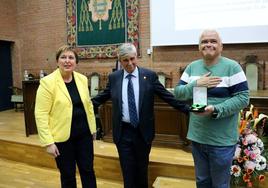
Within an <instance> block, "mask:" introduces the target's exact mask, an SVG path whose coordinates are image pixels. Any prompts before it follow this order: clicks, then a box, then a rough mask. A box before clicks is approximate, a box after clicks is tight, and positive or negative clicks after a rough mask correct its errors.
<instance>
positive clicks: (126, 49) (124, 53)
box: [118, 43, 137, 61]
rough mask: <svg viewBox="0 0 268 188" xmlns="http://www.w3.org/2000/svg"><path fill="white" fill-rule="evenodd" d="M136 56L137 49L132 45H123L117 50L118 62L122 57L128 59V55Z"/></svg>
mask: <svg viewBox="0 0 268 188" xmlns="http://www.w3.org/2000/svg"><path fill="white" fill-rule="evenodd" d="M133 54H134V55H135V56H136V55H137V49H136V47H135V46H134V45H133V44H132V43H124V44H122V45H120V46H119V50H118V60H119V61H120V60H121V59H122V58H123V57H128V56H129V55H133Z"/></svg>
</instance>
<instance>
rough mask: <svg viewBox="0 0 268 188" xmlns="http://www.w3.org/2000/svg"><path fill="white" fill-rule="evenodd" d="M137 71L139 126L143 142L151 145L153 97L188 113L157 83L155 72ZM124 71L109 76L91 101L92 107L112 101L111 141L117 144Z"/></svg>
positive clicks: (152, 136)
mask: <svg viewBox="0 0 268 188" xmlns="http://www.w3.org/2000/svg"><path fill="white" fill-rule="evenodd" d="M138 69H139V87H140V89H139V125H138V128H139V129H140V131H141V133H142V136H143V138H144V140H145V141H146V142H147V143H151V142H152V140H153V138H154V133H155V127H154V95H155V94H156V95H158V96H159V97H160V98H161V99H163V100H164V101H165V102H167V103H168V104H170V105H171V106H173V107H174V108H176V109H179V110H181V111H183V112H187V111H188V107H187V106H186V105H185V104H184V103H182V102H180V101H177V100H176V99H175V98H174V95H173V94H172V93H170V92H169V91H167V90H166V89H165V88H164V86H163V85H162V84H161V83H160V82H159V80H158V76H157V74H156V73H155V72H153V71H151V70H148V69H145V68H140V67H138ZM123 75H124V71H123V70H119V71H115V72H113V73H111V74H110V75H109V80H108V84H107V86H106V88H105V89H104V91H103V92H101V93H100V94H98V95H97V96H96V97H94V98H93V99H92V102H93V105H94V106H95V107H98V106H99V105H101V104H102V103H104V102H106V101H107V100H109V99H111V101H112V124H113V140H114V143H118V142H119V140H120V136H121V128H122V126H121V120H122V82H123Z"/></svg>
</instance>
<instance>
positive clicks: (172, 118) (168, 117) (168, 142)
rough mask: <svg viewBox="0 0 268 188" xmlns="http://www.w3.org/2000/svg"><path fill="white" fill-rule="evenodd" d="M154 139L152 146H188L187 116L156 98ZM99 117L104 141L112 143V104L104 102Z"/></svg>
mask: <svg viewBox="0 0 268 188" xmlns="http://www.w3.org/2000/svg"><path fill="white" fill-rule="evenodd" d="M154 113H155V133H156V135H155V139H154V141H153V145H158V146H168V147H176V148H182V147H185V146H186V145H188V144H189V141H188V140H187V139H186V135H187V131H188V116H186V115H185V114H183V113H181V112H180V111H178V110H175V109H174V108H172V107H171V106H169V105H168V104H167V103H165V102H164V101H162V100H161V99H160V98H158V97H156V100H155V105H154ZM100 117H101V122H102V126H103V131H104V138H103V139H104V140H105V141H108V142H111V141H112V103H111V101H108V102H106V103H105V104H104V105H103V106H102V107H101V108H100Z"/></svg>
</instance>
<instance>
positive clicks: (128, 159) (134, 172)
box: [116, 123, 151, 188]
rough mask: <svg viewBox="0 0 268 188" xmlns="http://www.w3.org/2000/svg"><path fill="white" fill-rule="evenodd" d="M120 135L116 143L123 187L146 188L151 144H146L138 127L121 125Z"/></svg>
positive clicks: (126, 124)
mask: <svg viewBox="0 0 268 188" xmlns="http://www.w3.org/2000/svg"><path fill="white" fill-rule="evenodd" d="M122 126H123V127H122V135H121V138H120V141H119V143H117V144H116V147H117V150H118V153H119V159H120V165H121V169H122V173H123V179H124V188H148V164H149V154H150V151H151V144H147V143H146V142H145V141H144V139H143V138H142V135H141V133H140V131H139V129H138V128H133V127H132V126H131V125H130V124H128V123H123V125H122Z"/></svg>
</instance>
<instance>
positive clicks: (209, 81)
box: [196, 72, 222, 88]
mask: <svg viewBox="0 0 268 188" xmlns="http://www.w3.org/2000/svg"><path fill="white" fill-rule="evenodd" d="M210 74H211V73H210V72H209V73H206V74H204V75H203V76H202V77H201V78H199V79H198V80H197V82H196V84H197V86H204V87H207V88H212V87H216V86H217V85H218V84H219V83H221V81H222V79H221V78H220V77H218V76H209V75H210Z"/></svg>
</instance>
